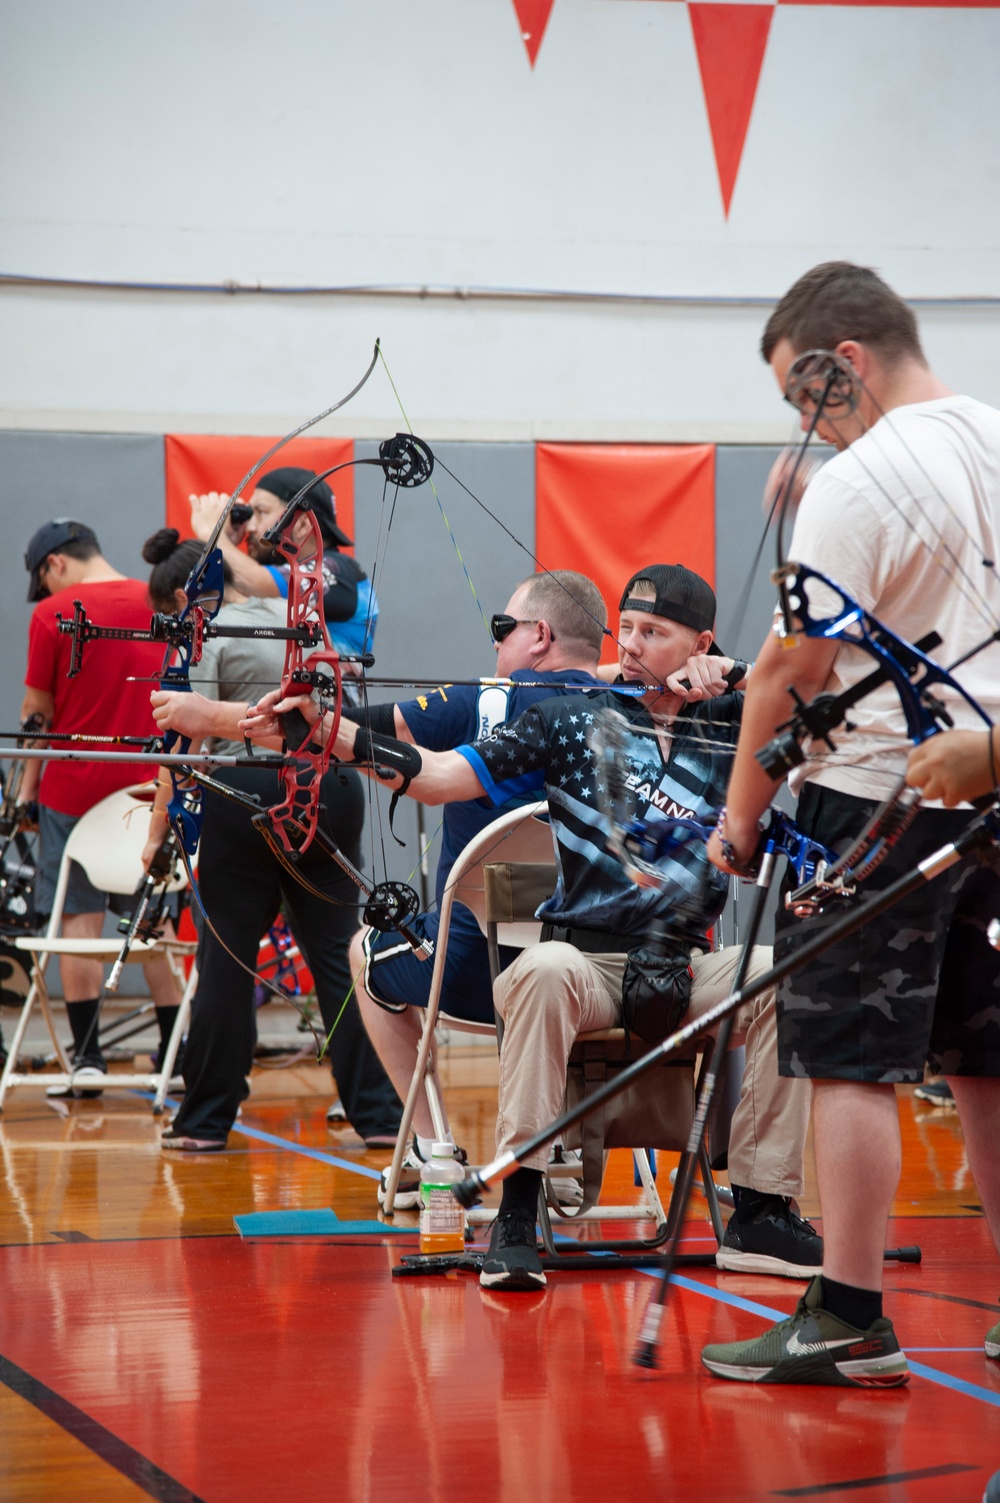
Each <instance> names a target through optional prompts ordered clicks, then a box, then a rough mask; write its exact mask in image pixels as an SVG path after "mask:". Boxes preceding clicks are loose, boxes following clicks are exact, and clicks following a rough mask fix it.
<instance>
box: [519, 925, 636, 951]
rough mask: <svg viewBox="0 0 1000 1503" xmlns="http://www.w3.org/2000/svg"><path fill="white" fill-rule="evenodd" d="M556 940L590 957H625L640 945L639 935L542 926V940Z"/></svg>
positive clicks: (559, 926)
mask: <svg viewBox="0 0 1000 1503" xmlns="http://www.w3.org/2000/svg"><path fill="white" fill-rule="evenodd" d="M547 939H558V940H562V942H563V943H564V944H567V945H575V946H576V948H577V949H578V950H583V951H584V952H585V953H589V954H591V955H600V954H614V955H627V954H628V952H629V950H634V949H635V947H636V945H641V944H642V935H641V934H608V933H606V932H604V931H602V930H599V929H567V928H564V927H563V926H562V925H561V924H543V925H542V940H543V941H544V940H547Z"/></svg>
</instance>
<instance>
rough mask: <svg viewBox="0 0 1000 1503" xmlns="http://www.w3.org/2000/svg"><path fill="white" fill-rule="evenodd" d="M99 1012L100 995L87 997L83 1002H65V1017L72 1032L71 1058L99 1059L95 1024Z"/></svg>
mask: <svg viewBox="0 0 1000 1503" xmlns="http://www.w3.org/2000/svg"><path fill="white" fill-rule="evenodd" d="M100 1013H101V999H100V997H88V998H87V999H86V1000H85V1001H83V1002H67V1003H66V1017H67V1018H68V1019H69V1026H70V1029H71V1030H72V1033H73V1059H74V1062H78V1061H79V1060H81V1059H82V1058H83V1057H84V1055H86V1057H87V1058H88V1059H101V1058H102V1055H101V1046H100V1044H99V1043H98V1039H97V1025H98V1019H99V1017H100Z"/></svg>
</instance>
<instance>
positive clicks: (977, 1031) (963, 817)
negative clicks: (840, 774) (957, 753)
mask: <svg viewBox="0 0 1000 1503" xmlns="http://www.w3.org/2000/svg"><path fill="white" fill-rule="evenodd" d="M876 807H877V805H876V804H875V803H874V802H868V801H866V800H864V799H859V798H853V797H851V796H850V795H849V794H846V793H838V792H836V791H835V790H833V789H830V788H821V787H819V786H818V785H816V784H813V783H809V784H807V785H806V787H805V789H804V790H803V793H802V796H801V798H800V800H799V808H798V814H797V816H796V821H797V823H798V824H799V825H800V827H801V828H802V829H803V830H805V831H806V832H807V833H808V834H810V835H812V836H814V837H815V838H816V839H817V840H820V841H822V842H823V843H824V844H825V845H828V846H831V847H832V848H833V849H835V850H837V851H838V852H843V851H844V850H846V849H847V847H848V846H849V845H850V844H851V842H852V841H853V839H854V838H855V837H856V836H857V835H858V834H860V833H861V831H862V830H863V829H864V827H865V825H866V823H867V822H868V821H869V820H870V818H871V815H872V813H873V812H874V810H875V808H876ZM974 817H975V816H974V814H973V812H972V811H971V810H969V809H963V810H954V809H926V810H921V811H920V812H919V813H918V814H917V817H916V819H915V820H914V822H913V824H912V825H911V826H910V829H909V830H908V831H907V832H906V834H905V835H904V836H903V837H902V839H901V840H900V841H899V843H898V844H897V845H896V846H895V847H894V849H893V850H891V851H890V852H889V855H888V856H887V857H886V859H885V860H884V861H883V862H882V865H881V866H879V867H878V868H877V869H876V870H875V871H874V872H873V873H872V875H871V876H870V877H869V878H868V879H867V881H865V882H864V883H863V884H861V887H860V888H859V892H858V897H857V898H856V899H853V900H852V901H853V902H860V901H863V900H864V897H865V895H866V894H869V895H870V894H871V893H874V892H877V891H880V890H881V889H883V888H886V887H889V886H890V885H891V884H892V883H893V882H895V881H896V880H897V878H899V877H900V876H902V875H903V874H904V873H908V872H911V871H913V869H914V868H915V866H916V865H917V864H918V863H919V862H920V861H923V860H924V859H925V858H926V857H927V856H929V855H931V854H932V852H934V851H936V850H938V849H939V847H941V846H943V845H946V844H947V843H948V842H949V841H951V840H953V839H954V838H955V837H956V836H957V835H959V834H960V833H961V831H962V830H964V829H965V828H966V827H967V826H968V824H969V822H970V820H972V819H973V818H974ZM794 885H795V884H794V881H793V880H791V872H790V869H789V873H788V874H786V877H785V880H784V882H783V884H782V902H781V904H780V905H779V911H778V915H777V918H776V921H775V946H774V957H775V961H776V962H777V961H778V960H781V959H784V957H785V956H786V955H789V954H791V953H793V951H794V950H795V948H796V947H797V946H798V945H800V944H802V943H803V942H804V941H805V940H806V939H811V938H812V937H813V935H815V934H817V933H819V932H820V931H821V930H822V929H823V928H827V927H829V926H830V925H831V924H833V923H836V922H837V920H838V919H839V918H840V917H841V916H842V915H843V913H844V912H845V911H846V904H842V905H841V906H839V907H838V906H833V907H831V908H830V909H828V910H827V912H826V913H825V914H821V915H818V916H817V917H815V918H810V919H797V918H795V917H794V916H793V915H792V914H790V913H788V912H787V911H786V909H785V907H784V894H785V892H786V891H787V890H790V889H791V888H792V887H793V886H794ZM998 917H1000V870H998V867H997V866H996V865H995V864H983V863H982V862H981V861H980V860H979V859H978V858H976V857H974V856H967V857H966V858H965V859H964V860H963V861H961V862H959V863H958V864H957V865H955V866H953V867H950V868H949V869H948V870H947V871H945V872H943V873H942V874H941V875H940V876H937V877H934V878H933V879H932V880H931V881H930V882H925V883H922V884H921V885H920V886H919V887H918V888H917V889H916V890H915V891H914V892H912V893H911V894H910V895H909V897H906V898H904V899H903V900H902V901H901V902H899V903H897V904H895V905H894V906H893V907H891V908H889V909H887V910H886V912H885V913H883V914H882V915H881V917H879V918H876V919H874V920H873V921H872V922H871V923H869V924H866V925H865V926H864V928H862V929H860V930H858V931H857V933H855V934H852V935H850V936H849V937H848V938H847V939H842V940H840V941H839V942H838V943H837V944H835V945H834V946H832V947H831V948H830V949H829V950H827V951H825V952H823V953H822V954H820V955H818V956H817V957H816V958H815V959H814V960H812V961H811V962H809V964H807V965H806V966H805V967H803V969H802V970H799V971H794V972H793V973H792V974H791V976H789V977H788V978H787V979H786V980H785V981H784V982H783V983H782V984H781V986H780V987H779V990H778V1057H779V1069H780V1073H781V1074H782V1075H807V1076H809V1077H810V1078H811V1079H820V1080H822V1079H835V1080H868V1081H919V1080H922V1079H923V1071H924V1063H925V1061H926V1062H927V1063H929V1064H930V1066H931V1068H932V1069H933V1070H934V1071H935V1072H940V1073H942V1074H945V1075H983V1076H1000V954H998V952H997V951H996V950H994V949H993V948H992V947H991V946H990V945H989V943H988V942H987V939H986V928H987V925H988V924H989V922H990V920H991V919H993V918H998Z"/></svg>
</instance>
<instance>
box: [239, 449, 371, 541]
mask: <svg viewBox="0 0 1000 1503" xmlns="http://www.w3.org/2000/svg"><path fill="white" fill-rule="evenodd" d="M310 480H313V481H315V482H316V483H315V484H314V485H313V486H311V487H310V489H309V490H308V491H306V500H307V501H308V502H309V510H310V511H311V512H314V513H315V515H316V519H317V521H318V522H319V525H320V530H321V532H322V533H323V536H324V537H325V538H326V540H327V541H328V542H331V543H336V544H338V546H340V547H342V548H350V547H351V546H352V543H351V539H350V538H349V537H348V536H347V534H346V532H342V531H341V530H340V528H339V527H338V526H337V498H336V496H335V495H334V494H333V491H332V490H331V489H330V487H329V486H328V485H327V483H326V481H325V480H316V473H315V471H314V470H301V469H298V468H297V467H296V466H295V465H286V466H285V467H284V468H283V469H280V470H269V471H268V472H267V474H266V475H261V477H260V479H259V480H258V481H257V489H258V490H260V491H270V493H271V495H272V496H277V497H278V500H279V501H285V502H288V501H291V500H292V498H293V496H297V495H298V493H299V491H300V490H302V488H303V487H304V486H306V485H309V482H310Z"/></svg>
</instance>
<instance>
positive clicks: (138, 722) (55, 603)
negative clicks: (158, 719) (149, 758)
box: [25, 579, 165, 815]
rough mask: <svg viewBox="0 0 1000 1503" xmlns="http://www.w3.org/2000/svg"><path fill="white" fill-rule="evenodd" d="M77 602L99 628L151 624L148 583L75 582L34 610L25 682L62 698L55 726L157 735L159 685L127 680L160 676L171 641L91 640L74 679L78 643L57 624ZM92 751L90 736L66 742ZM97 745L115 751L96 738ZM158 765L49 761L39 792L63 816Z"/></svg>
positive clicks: (142, 778)
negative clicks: (154, 702) (153, 698)
mask: <svg viewBox="0 0 1000 1503" xmlns="http://www.w3.org/2000/svg"><path fill="white" fill-rule="evenodd" d="M74 600H81V601H82V602H83V606H84V609H85V610H86V612H87V618H88V620H90V621H93V622H94V624H95V626H127V627H133V628H136V627H137V628H139V629H140V630H143V631H148V630H149V621H150V617H151V615H152V613H153V608H152V606H151V605H150V601H149V592H148V590H147V589H146V586H145V585H144V584H142V583H140V581H139V580H138V579H109V580H102V581H100V582H97V583H94V584H77V585H70V586H69V587H68V588H67V589H65V590H59V591H57V592H56V594H55V595H50V596H49V597H48V598H47V599H45V600H40V601H39V602H38V604H37V605H36V606H35V609H34V611H33V613H32V616H31V627H30V629H29V632H28V671H27V673H26V674H25V683H26V684H27V685H28V687H29V688H31V689H42V690H45V691H47V692H48V693H50V694H52V695H53V697H54V699H55V713H54V714H53V717H52V729H53V730H54V731H67V732H69V731H84V732H86V731H90V732H91V733H92V734H93V735H101V736H150V735H154V734H155V733H156V725H155V723H154V721H153V715H152V711H151V710H150V707H149V696H150V692H151V691H152V690H153V689H155V688H156V684H155V683H149V682H139V683H127V682H126V680H127V679H128V678H130V677H135V678H137V679H140V680H149V679H150V678H151V677H152V678H155V677H157V676H158V674H159V671H160V668H161V666H162V664H163V655H164V651H165V649H164V647H162V646H161V645H160V644H158V643H156V642H116V641H96V642H87V643H85V644H84V649H83V666H82V667H81V669H80V671H79V673H78V674H77V675H76V677H75V678H70V677H69V676H68V674H69V661H70V653H71V651H72V647H73V642H72V638H71V637H69V636H64V635H63V634H62V633H61V632H60V631H59V628H58V625H57V622H56V612H57V611H59V612H61V613H62V615H63V616H64V617H67V618H68V617H70V616H72V614H73V602H74ZM65 744H66V745H67V746H70V745H72V748H73V749H74V750H80V751H85V750H87V746H86V744H85V743H83V742H73V743H68V742H67V743H65ZM92 745H93V749H94V750H95V751H101V750H103V751H113V750H114V748H113V747H109V746H105V747H101V746H100V745H98V744H96V743H92ZM153 776H155V768H153V767H142V766H131V765H129V763H127V762H46V764H45V768H44V771H43V772H42V780H41V784H40V786H39V790H38V798H39V802H40V803H43V804H45V806H46V807H47V808H49V809H55V810H57V811H58V812H59V813H61V814H77V815H79V814H86V812H87V810H88V809H91V808H93V806H94V804H97V803H99V802H100V800H101V799H102V798H107V796H108V794H109V793H115V792H116V791H117V790H118V789H119V788H128V787H129V786H130V784H132V783H142V782H146V781H147V780H148V779H149V778H150V777H153Z"/></svg>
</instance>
